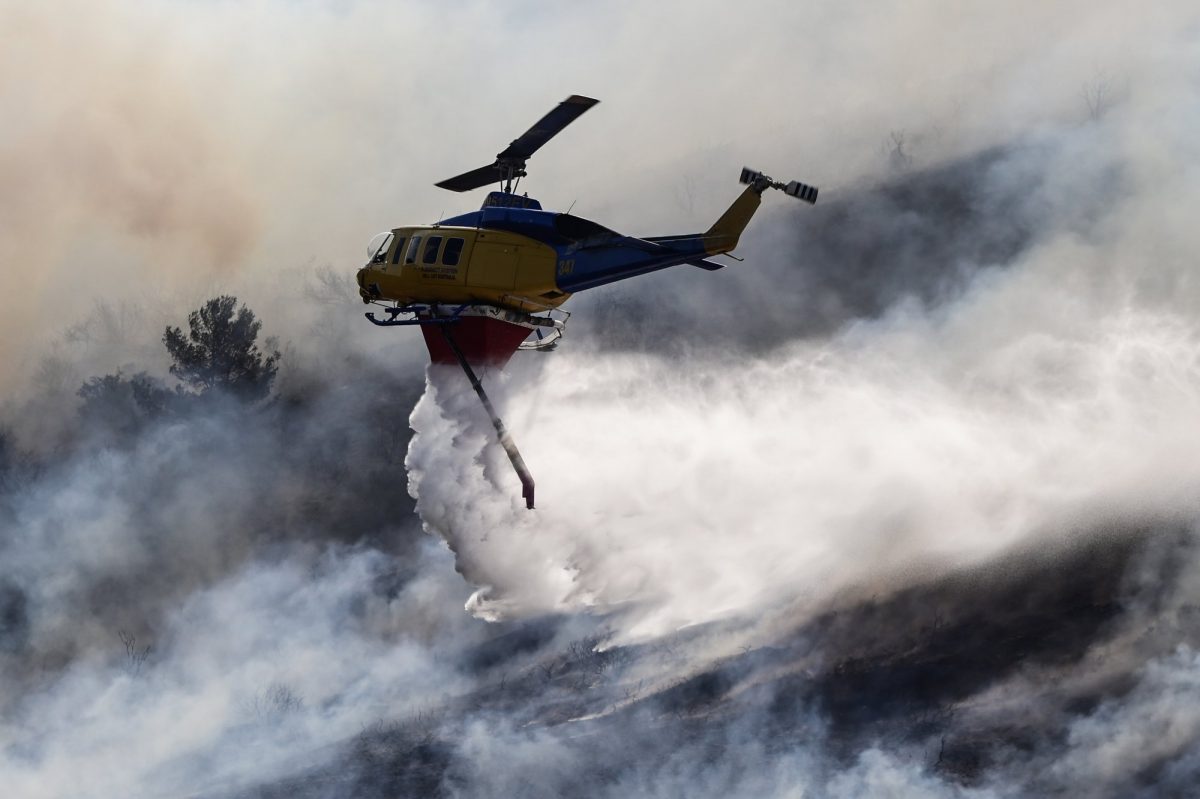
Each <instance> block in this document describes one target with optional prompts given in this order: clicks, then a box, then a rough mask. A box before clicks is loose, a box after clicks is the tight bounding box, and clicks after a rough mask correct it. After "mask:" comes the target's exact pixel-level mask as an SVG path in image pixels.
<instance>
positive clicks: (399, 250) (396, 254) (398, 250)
mask: <svg viewBox="0 0 1200 799" xmlns="http://www.w3.org/2000/svg"><path fill="white" fill-rule="evenodd" d="M385 252H386V251H385ZM403 253H404V237H403V236H401V237H400V240H399V241H397V242H396V247H395V249H394V250H392V263H394V264H398V263H400V256H401V255H402V254H403Z"/></svg>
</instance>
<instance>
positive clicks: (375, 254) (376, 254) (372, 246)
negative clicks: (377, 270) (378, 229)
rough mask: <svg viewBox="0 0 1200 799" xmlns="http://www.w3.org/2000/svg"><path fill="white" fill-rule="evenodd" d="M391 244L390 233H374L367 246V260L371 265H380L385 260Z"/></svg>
mask: <svg viewBox="0 0 1200 799" xmlns="http://www.w3.org/2000/svg"><path fill="white" fill-rule="evenodd" d="M391 244H392V234H391V232H390V231H388V232H385V233H376V234H375V235H374V236H373V237H372V238H371V241H370V243H369V244H367V260H368V261H369V262H370V263H373V264H381V263H383V261H384V259H385V258H387V251H388V247H390V246H391Z"/></svg>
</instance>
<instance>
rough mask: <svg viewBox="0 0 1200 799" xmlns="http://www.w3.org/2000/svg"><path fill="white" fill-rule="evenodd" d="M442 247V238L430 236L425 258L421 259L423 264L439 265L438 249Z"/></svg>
mask: <svg viewBox="0 0 1200 799" xmlns="http://www.w3.org/2000/svg"><path fill="white" fill-rule="evenodd" d="M441 246H442V237H441V236H430V237H429V238H427V239H426V240H425V256H424V257H423V258H421V263H425V264H433V263H437V254H438V247H441Z"/></svg>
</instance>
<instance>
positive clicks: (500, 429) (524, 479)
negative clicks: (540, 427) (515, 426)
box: [438, 325, 533, 510]
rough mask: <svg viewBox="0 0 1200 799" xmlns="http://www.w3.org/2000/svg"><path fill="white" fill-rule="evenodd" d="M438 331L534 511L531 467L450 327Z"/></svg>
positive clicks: (528, 505)
mask: <svg viewBox="0 0 1200 799" xmlns="http://www.w3.org/2000/svg"><path fill="white" fill-rule="evenodd" d="M438 329H439V330H441V331H442V335H443V336H445V337H446V343H447V344H448V345H450V351H451V352H453V353H454V357H455V358H457V359H458V365H459V366H461V367H462V370H463V371H464V372H465V373H466V375H467V379H468V380H470V381H471V388H473V389H475V393H476V394H478V395H479V401H480V402H482V403H483V407H484V410H486V411H487V413H488V416H489V417H491V420H492V426H493V427H495V428H496V435H497V436H499V437H500V446H502V447H504V451H505V452H506V453H507V454H508V459H509V460H510V461H512V465H513V469H515V470H516V472H517V477H519V478H521V496H522V497H524V498H525V507H527V508H529V509H530V510H532V509H533V475H532V474H530V473H529V467H528V466H526V465H525V459H524V458H522V457H521V453H520V451H519V450H518V449H517V444H516V442H515V441H513V439H512V436H510V435H509V434H508V430H506V429H505V427H504V422H503V421H501V420H500V417H499V416H497V415H496V409H495V408H493V407H492V401H491V400H490V399H488V395H487V392H485V391H484V390H483V383H481V382H479V378H478V377H476V376H475V370H474V369H472V368H471V364H469V363H467V358H466V356H465V355H463V354H462V350H460V349H459V348H458V344H457V343H455V341H454V336H452V335H450V326H449V325H438Z"/></svg>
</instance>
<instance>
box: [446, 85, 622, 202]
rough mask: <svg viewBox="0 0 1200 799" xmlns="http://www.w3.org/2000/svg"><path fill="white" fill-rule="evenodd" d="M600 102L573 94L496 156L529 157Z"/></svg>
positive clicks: (502, 158) (499, 157) (509, 157)
mask: <svg viewBox="0 0 1200 799" xmlns="http://www.w3.org/2000/svg"><path fill="white" fill-rule="evenodd" d="M598 102H600V101H599V100H593V99H592V98H591V97H583V96H582V95H578V94H572V95H571V96H570V97H568V98H567V99H565V100H563V101H562V102H561V103H559V104H558V105H557V106H556V107H555V108H554V110H552V111H551V112H550V113H548V114H546V116H544V117H542V118H541V119H539V120H538V121H537V122H536V123H534V125H533V127H532V128H530V129H529V130H527V131H525V132H524V133H523V134H521V135H520V136H519V137H517V138H516V139H514V140H513V143H512V144H510V145H508V148H507V149H505V151H504V152H502V153H500V154H499V155H497V156H496V158H497V159H499V160H508V159H525V158H528V157H529V156H531V155H533V154H534V153H535V152H537V151H538V148H540V147H541V146H542V145H543V144H545V143H546V142H548V141H550V140H551V139H552V138H554V137H555V136H556V135H558V133H559V132H560V131H562V129H563V128H565V127H566V126H567V125H570V124H571V123H572V122H574V121H575V120H576V119H578V118H579V117H580V115H581V114H583V112H584V111H586V110H588V109H589V108H591V107H592V106H594V105H595V104H596V103H598ZM439 185H441V184H439Z"/></svg>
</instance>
